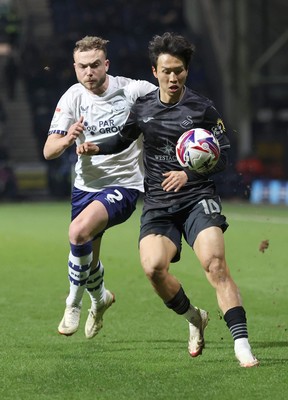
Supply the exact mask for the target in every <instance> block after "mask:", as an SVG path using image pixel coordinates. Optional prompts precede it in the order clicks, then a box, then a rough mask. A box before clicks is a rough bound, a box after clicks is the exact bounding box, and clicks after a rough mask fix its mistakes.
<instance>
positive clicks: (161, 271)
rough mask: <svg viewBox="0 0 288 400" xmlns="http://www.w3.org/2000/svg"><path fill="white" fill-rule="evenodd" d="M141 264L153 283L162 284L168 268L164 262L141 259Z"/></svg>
mask: <svg viewBox="0 0 288 400" xmlns="http://www.w3.org/2000/svg"><path fill="white" fill-rule="evenodd" d="M141 264H142V268H143V270H144V272H145V275H146V276H147V278H148V279H149V280H150V281H151V282H155V283H158V282H161V281H162V280H163V279H164V278H165V276H166V274H167V267H166V265H165V263H164V262H163V261H162V260H156V259H153V258H150V257H141Z"/></svg>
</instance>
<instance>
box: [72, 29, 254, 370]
mask: <svg viewBox="0 0 288 400" xmlns="http://www.w3.org/2000/svg"><path fill="white" fill-rule="evenodd" d="M193 52H194V47H193V45H191V43H190V42H189V41H188V40H186V39H185V38H184V37H183V36H180V35H177V34H174V33H169V32H166V33H164V34H163V35H162V36H158V35H157V36H154V38H153V40H152V41H151V42H150V43H149V56H150V60H151V64H152V71H153V74H154V76H155V78H156V79H157V80H158V83H159V88H157V89H156V90H155V91H153V92H151V93H149V94H147V95H145V96H143V97H141V98H139V99H137V101H136V103H135V104H134V106H133V107H132V109H131V111H130V115H129V117H128V120H127V121H126V123H125V126H124V127H123V129H122V131H121V133H119V134H118V135H115V136H113V137H112V138H109V139H105V140H104V141H102V142H101V141H100V140H99V143H97V145H95V144H90V143H83V144H81V145H80V146H78V148H77V152H78V154H82V155H84V154H86V155H87V156H89V155H95V154H111V153H115V152H119V151H121V150H123V149H124V148H126V147H128V146H129V144H131V141H134V140H136V139H137V138H138V137H139V135H140V134H141V132H143V159H144V167H145V180H144V186H145V196H144V205H143V212H142V217H141V228H140V238H139V250H140V258H141V264H142V267H143V269H144V272H145V274H146V276H147V278H148V279H149V281H150V282H151V284H152V286H153V288H154V290H155V292H156V293H157V294H158V295H159V296H160V297H161V299H162V300H163V301H164V303H165V305H166V306H167V307H168V308H170V309H172V310H173V311H175V312H176V313H177V314H179V315H182V316H183V317H184V318H185V319H186V320H187V321H188V323H189V340H188V351H189V353H190V355H191V356H192V357H196V356H198V355H200V354H201V353H202V350H203V348H204V329H205V327H206V326H207V323H208V314H207V312H206V311H204V310H201V309H199V308H197V307H194V306H193V305H192V304H191V303H190V300H189V299H188V297H187V295H186V294H185V292H184V289H183V287H182V285H181V284H180V282H179V281H178V280H177V279H176V277H175V276H173V275H172V274H171V273H170V272H169V265H170V263H171V262H177V261H178V260H179V259H180V254H181V245H182V242H181V240H182V236H183V238H184V239H185V240H186V242H187V243H188V245H189V246H190V247H191V248H192V249H193V250H194V252H195V254H196V256H197V258H198V259H199V261H200V264H201V266H202V267H203V269H204V271H205V274H206V277H207V279H208V281H209V282H210V284H211V285H212V286H213V288H214V289H215V291H216V297H217V301H218V305H219V307H220V309H221V311H222V312H223V315H224V320H225V321H226V324H227V326H228V328H229V330H230V332H231V335H232V337H233V339H234V351H235V356H236V358H237V359H238V361H239V363H240V366H241V367H253V366H257V365H258V364H259V362H258V360H257V359H256V358H255V357H254V355H253V353H252V351H251V347H250V344H249V341H248V330H247V321H246V313H245V310H244V308H243V305H242V300H241V297H240V293H239V289H238V287H237V285H236V284H235V282H234V280H233V279H232V277H231V275H230V271H229V267H228V265H227V261H226V258H225V244H224V235H223V233H224V231H225V230H226V229H227V227H228V223H227V222H226V218H225V216H224V215H222V206H221V200H220V198H219V195H218V194H217V192H216V187H215V184H214V182H213V180H212V179H211V175H212V174H213V173H215V172H218V171H221V170H224V169H225V167H226V165H227V159H228V155H227V153H228V149H229V148H230V142H229V139H228V137H227V133H226V131H225V126H224V124H223V121H222V119H221V116H220V115H219V113H218V111H217V110H216V109H215V107H214V104H213V102H212V101H211V100H209V99H207V98H206V97H204V96H202V95H200V94H198V93H196V92H195V91H193V90H191V89H189V88H188V87H186V86H185V83H186V79H187V75H188V68H189V64H190V61H191V57H192V55H193ZM192 128H204V129H207V130H209V131H211V132H212V133H213V134H214V135H215V137H216V138H217V139H218V141H219V144H220V149H221V155H220V159H219V161H218V163H217V164H216V166H215V167H214V169H213V170H212V171H209V172H207V173H201V174H200V173H197V172H195V171H191V170H188V169H185V168H182V167H181V166H180V164H179V163H178V161H177V158H176V155H175V147H176V143H177V140H178V138H179V137H180V136H181V134H183V132H185V131H187V130H189V129H192Z"/></svg>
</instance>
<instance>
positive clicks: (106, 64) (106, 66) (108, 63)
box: [105, 60, 110, 72]
mask: <svg viewBox="0 0 288 400" xmlns="http://www.w3.org/2000/svg"><path fill="white" fill-rule="evenodd" d="M109 67H110V61H109V60H105V71H106V72H107V71H108V70H109Z"/></svg>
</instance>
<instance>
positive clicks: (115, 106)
mask: <svg viewBox="0 0 288 400" xmlns="http://www.w3.org/2000/svg"><path fill="white" fill-rule="evenodd" d="M125 108H126V102H125V101H124V100H123V99H119V100H115V101H113V103H112V112H116V113H118V112H121V111H123V110H125Z"/></svg>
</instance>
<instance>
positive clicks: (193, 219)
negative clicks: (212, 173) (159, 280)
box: [139, 196, 229, 262]
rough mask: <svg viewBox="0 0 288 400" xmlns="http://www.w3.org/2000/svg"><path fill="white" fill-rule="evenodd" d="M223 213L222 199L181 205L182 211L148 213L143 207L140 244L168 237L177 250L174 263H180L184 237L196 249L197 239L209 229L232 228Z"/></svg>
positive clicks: (170, 208)
mask: <svg viewBox="0 0 288 400" xmlns="http://www.w3.org/2000/svg"><path fill="white" fill-rule="evenodd" d="M221 210H222V206H221V200H220V198H219V196H215V197H212V198H206V199H203V200H201V201H199V202H198V203H195V204H192V205H191V203H189V204H187V205H185V204H181V206H180V205H179V207H177V205H176V206H174V207H167V208H159V209H149V207H148V208H147V209H146V208H145V206H144V208H143V213H142V216H141V229H140V238H139V241H140V240H141V239H143V238H144V237H145V236H147V235H150V234H156V235H163V236H166V237H168V238H169V239H170V240H171V241H172V242H173V243H174V244H175V246H176V247H177V254H176V256H175V257H174V258H173V260H172V261H171V262H177V261H179V260H180V255H181V249H182V235H183V237H184V239H185V240H186V242H187V243H188V244H189V246H191V247H193V244H194V242H195V240H196V237H197V235H198V234H199V233H200V232H201V231H203V230H204V229H206V228H209V227H211V226H218V227H220V228H221V229H222V231H223V232H225V230H226V229H227V228H228V226H229V225H228V223H227V222H226V217H225V216H224V215H222V214H221Z"/></svg>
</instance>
